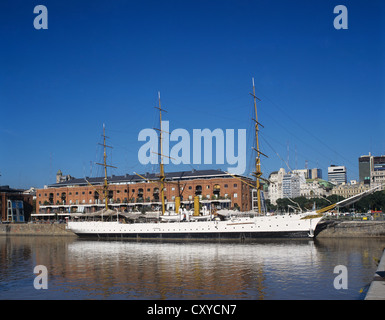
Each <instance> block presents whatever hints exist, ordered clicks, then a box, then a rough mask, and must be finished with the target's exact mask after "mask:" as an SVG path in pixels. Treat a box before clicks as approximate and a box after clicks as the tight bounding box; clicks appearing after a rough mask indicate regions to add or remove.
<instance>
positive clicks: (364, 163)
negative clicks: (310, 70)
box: [358, 153, 372, 184]
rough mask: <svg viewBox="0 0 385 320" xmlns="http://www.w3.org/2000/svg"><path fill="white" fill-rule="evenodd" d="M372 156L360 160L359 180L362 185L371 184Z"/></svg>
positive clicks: (362, 157)
mask: <svg viewBox="0 0 385 320" xmlns="http://www.w3.org/2000/svg"><path fill="white" fill-rule="evenodd" d="M371 157H372V156H371V155H370V153H369V155H368V156H361V157H359V158H358V172H359V173H358V174H359V180H360V182H361V183H364V184H370V171H371V169H370V167H371V166H370V162H371V161H370V158H371Z"/></svg>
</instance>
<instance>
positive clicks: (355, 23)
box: [0, 0, 385, 188]
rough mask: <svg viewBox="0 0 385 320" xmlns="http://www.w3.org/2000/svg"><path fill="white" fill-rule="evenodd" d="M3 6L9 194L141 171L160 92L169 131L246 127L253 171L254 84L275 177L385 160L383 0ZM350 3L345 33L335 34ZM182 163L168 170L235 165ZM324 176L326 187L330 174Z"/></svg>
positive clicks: (2, 95) (0, 89)
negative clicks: (68, 179) (64, 178)
mask: <svg viewBox="0 0 385 320" xmlns="http://www.w3.org/2000/svg"><path fill="white" fill-rule="evenodd" d="M38 4H40V3H37V2H36V1H8V0H7V1H5V3H4V10H3V17H2V19H1V22H0V23H1V24H0V26H1V27H0V33H1V34H0V35H1V37H2V39H3V46H4V50H2V52H1V53H0V57H1V59H0V65H1V67H2V70H3V73H2V75H1V76H0V84H1V85H0V105H1V106H2V107H1V110H2V118H3V121H2V124H1V126H0V148H1V150H2V154H1V157H0V175H1V176H0V185H10V186H11V187H14V188H19V187H20V188H28V187H31V186H34V187H37V188H41V187H43V186H44V185H48V184H52V183H53V182H54V181H55V176H56V172H57V171H58V170H59V169H60V170H61V171H62V172H63V173H64V174H70V175H71V176H74V177H76V178H82V177H85V176H100V175H102V173H101V171H100V169H99V168H98V167H97V166H96V165H95V162H98V161H100V157H101V151H102V150H101V147H100V146H99V145H98V143H100V142H101V134H102V126H103V124H105V125H106V133H107V135H108V136H109V139H108V144H109V145H112V146H113V147H114V149H112V150H109V154H108V156H109V158H108V161H109V162H110V164H112V165H114V166H116V167H118V169H115V170H112V171H109V175H111V174H115V175H124V174H126V173H128V174H132V173H133V172H138V173H142V172H156V171H158V170H159V169H158V168H157V167H156V166H154V165H142V164H140V162H139V161H138V150H139V148H140V147H141V145H142V144H143V143H142V142H140V141H138V134H139V132H140V131H141V130H143V129H146V128H156V127H157V126H158V123H159V118H158V114H157V110H156V109H154V106H156V105H157V103H158V91H160V93H161V101H162V107H163V108H164V109H165V110H167V113H165V114H164V120H167V121H169V123H170V131H172V130H174V129H177V128H182V129H185V130H186V131H187V132H189V133H192V131H193V129H205V128H208V129H210V130H214V129H217V128H219V129H221V130H223V131H225V130H226V129H234V130H235V131H236V130H239V129H246V132H247V134H246V135H247V142H248V144H247V156H246V160H247V169H246V171H245V175H249V173H250V172H251V170H252V167H253V154H252V151H251V141H252V138H253V134H254V131H253V122H252V120H251V119H252V117H253V116H252V112H253V108H254V105H253V99H252V97H251V96H250V95H249V93H250V92H252V78H254V80H255V88H256V95H257V96H258V97H259V98H260V99H261V101H260V102H258V120H259V121H260V122H261V123H262V124H263V126H264V128H260V149H261V151H262V152H263V153H265V154H267V155H268V156H269V158H267V159H265V158H264V159H262V172H263V173H264V176H265V177H268V175H269V174H270V173H271V172H273V171H276V170H278V169H279V168H281V167H282V168H285V169H286V170H288V168H287V166H286V162H287V163H288V164H289V167H290V168H291V169H302V168H305V163H307V166H308V168H309V169H312V168H320V169H322V172H323V178H324V179H325V177H326V173H327V167H329V166H330V165H332V164H334V165H341V166H345V167H346V168H347V176H348V181H349V180H359V175H358V158H359V157H360V156H362V155H367V154H369V152H370V153H371V154H372V155H377V156H380V155H383V154H385V139H384V138H385V134H384V131H383V123H385V121H384V120H385V93H384V92H383V88H384V87H385V65H384V61H385V51H384V50H385V46H384V44H385V40H384V39H385V32H384V30H385V22H384V20H385V4H384V3H383V2H381V1H379V0H378V1H372V2H370V4H368V3H366V2H364V1H359V0H356V1H349V2H345V3H339V2H336V1H331V0H330V1H319V2H312V3H309V2H308V1H299V2H296V3H288V2H287V1H275V2H274V3H272V2H268V1H258V2H255V1H224V2H223V1H208V2H204V1H183V2H181V1H165V2H162V3H159V2H155V1H141V2H140V3H137V2H131V1H115V2H113V3H109V2H107V1H105V0H98V1H92V2H91V1H84V2H82V3H78V2H76V1H66V2H65V3H49V2H48V3H45V4H44V3H42V4H43V5H46V7H47V9H48V29H46V30H36V29H35V28H34V24H33V22H34V18H35V17H36V16H37V14H34V13H33V10H34V7H35V6H36V5H38ZM339 4H344V5H346V7H347V9H348V15H349V20H348V21H349V24H348V29H346V30H337V29H335V28H334V25H333V20H334V18H335V17H336V14H334V13H333V9H334V7H335V6H337V5H339ZM227 167H228V164H227V163H225V164H218V165H217V164H215V160H214V163H213V164H206V165H198V166H196V165H173V164H170V165H168V166H167V167H166V171H169V172H172V171H183V170H186V171H187V170H192V169H198V170H199V169H202V170H203V169H225V168H227ZM325 180H326V179H325Z"/></svg>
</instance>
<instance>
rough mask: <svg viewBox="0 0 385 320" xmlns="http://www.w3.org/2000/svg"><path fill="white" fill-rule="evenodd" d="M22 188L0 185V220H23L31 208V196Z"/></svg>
mask: <svg viewBox="0 0 385 320" xmlns="http://www.w3.org/2000/svg"><path fill="white" fill-rule="evenodd" d="M23 192H24V190H21V189H12V188H10V187H9V186H0V213H1V215H0V219H1V222H25V221H28V220H29V217H30V215H31V213H32V210H33V196H32V195H31V194H25V193H23Z"/></svg>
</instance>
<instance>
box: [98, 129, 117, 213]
mask: <svg viewBox="0 0 385 320" xmlns="http://www.w3.org/2000/svg"><path fill="white" fill-rule="evenodd" d="M102 137H103V144H101V143H99V144H100V145H101V146H103V163H97V164H98V165H100V166H103V167H104V184H103V195H104V202H105V209H106V210H108V181H107V167H110V168H115V169H116V167H114V166H110V165H108V164H107V152H106V148H111V149H112V147H111V146H107V145H106V138H108V137H106V127H105V125H104V123H103V135H102Z"/></svg>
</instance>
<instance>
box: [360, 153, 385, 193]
mask: <svg viewBox="0 0 385 320" xmlns="http://www.w3.org/2000/svg"><path fill="white" fill-rule="evenodd" d="M358 169H359V178H360V182H363V183H364V184H369V185H370V186H371V187H377V186H379V185H382V184H384V183H385V156H372V155H371V154H370V153H369V155H367V156H361V157H359V158H358Z"/></svg>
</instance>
